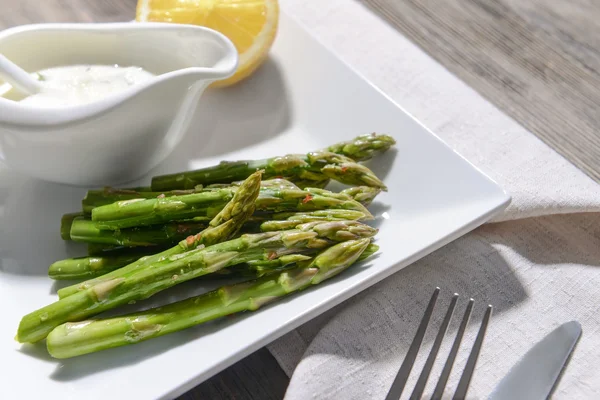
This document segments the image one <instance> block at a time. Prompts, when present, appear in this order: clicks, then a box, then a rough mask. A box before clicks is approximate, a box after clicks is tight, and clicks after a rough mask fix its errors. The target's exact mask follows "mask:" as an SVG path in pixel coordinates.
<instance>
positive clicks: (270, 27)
mask: <svg viewBox="0 0 600 400" xmlns="http://www.w3.org/2000/svg"><path fill="white" fill-rule="evenodd" d="M136 20H137V21H139V22H148V21H150V22H173V23H179V24H192V25H200V26H205V27H207V28H211V29H214V30H216V31H219V32H221V33H222V34H224V35H225V36H227V37H228V38H229V39H230V40H231V41H232V42H233V44H234V45H235V47H236V49H237V51H238V53H239V66H238V69H237V71H236V73H235V74H234V75H233V76H232V77H230V78H228V79H225V80H221V81H218V82H215V83H214V84H213V86H229V85H232V84H234V83H237V82H239V81H241V80H242V79H245V78H247V77H248V76H250V75H251V74H252V73H253V72H254V71H255V70H256V69H257V68H258V67H259V66H260V65H261V64H262V63H263V62H264V61H265V59H266V58H267V55H268V53H269V49H270V48H271V46H272V45H273V41H274V40H275V35H276V34H277V24H278V21H279V4H278V2H277V0H138V5H137V10H136Z"/></svg>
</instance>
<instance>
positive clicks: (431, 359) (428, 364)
mask: <svg viewBox="0 0 600 400" xmlns="http://www.w3.org/2000/svg"><path fill="white" fill-rule="evenodd" d="M457 300H458V293H454V296H452V300H451V301H450V305H449V306H448V311H447V312H446V316H445V317H444V320H443V322H442V325H441V326H440V330H439V331H438V334H437V336H436V337H435V341H434V342H433V346H431V351H430V352H429V356H428V357H427V361H425V365H424V366H423V370H422V371H421V375H419V379H418V380H417V384H416V385H415V388H414V389H413V392H412V394H411V395H410V399H411V400H418V399H420V398H421V396H422V395H423V391H424V390H425V385H427V379H429V374H431V368H433V364H434V363H435V359H436V357H437V354H438V352H439V351H440V347H441V346H442V341H443V340H444V336H446V331H447V330H448V325H450V320H451V319H452V315H453V314H454V308H455V307H456V302H457Z"/></svg>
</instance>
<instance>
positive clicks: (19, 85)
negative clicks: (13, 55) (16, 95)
mask: <svg viewBox="0 0 600 400" xmlns="http://www.w3.org/2000/svg"><path fill="white" fill-rule="evenodd" d="M0 78H2V79H3V80H4V81H6V82H8V83H10V84H11V85H12V86H13V87H14V88H15V89H16V90H18V91H19V92H21V93H23V94H35V93H38V92H39V91H40V88H41V85H40V84H39V82H38V81H36V80H35V79H33V78H32V77H31V75H29V73H28V72H26V71H25V70H23V69H22V68H21V67H19V66H18V65H16V64H15V63H13V62H12V61H10V60H9V59H8V58H6V57H4V56H3V55H2V54H0Z"/></svg>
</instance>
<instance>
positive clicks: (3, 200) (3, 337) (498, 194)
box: [0, 15, 510, 400]
mask: <svg viewBox="0 0 600 400" xmlns="http://www.w3.org/2000/svg"><path fill="white" fill-rule="evenodd" d="M201 102H202V104H201V105H202V107H204V108H203V109H202V111H201V112H199V115H197V118H196V120H195V121H194V122H193V125H192V129H191V132H190V133H189V134H188V136H187V137H186V138H185V139H184V142H183V143H182V144H181V146H180V147H179V149H178V150H177V151H176V153H175V154H173V155H172V156H171V157H169V159H168V160H167V161H166V162H165V163H163V164H162V165H161V166H160V167H159V168H157V170H155V171H153V174H159V173H164V172H167V171H168V172H173V171H180V170H186V169H191V168H197V167H201V166H206V165H210V164H214V163H216V162H218V161H220V160H222V159H244V158H262V157H267V156H272V155H278V154H284V153H288V152H304V151H310V150H314V149H319V148H322V147H324V146H326V145H328V144H332V143H335V142H338V141H341V140H347V139H350V138H352V137H354V136H356V135H359V134H362V133H369V132H374V131H375V132H379V133H389V134H391V135H393V136H394V137H395V138H396V139H397V141H398V145H397V148H398V151H396V152H388V153H386V154H385V155H383V156H380V157H377V158H376V159H375V160H374V161H373V162H372V163H371V167H372V168H373V170H374V171H375V172H376V173H377V174H378V175H379V176H380V177H381V178H383V179H384V181H385V182H386V183H387V185H388V186H389V192H388V193H385V194H383V195H381V196H380V197H379V198H378V199H377V201H376V203H374V204H373V206H372V207H371V209H372V210H373V212H374V213H375V214H376V215H377V217H378V218H377V221H376V224H377V225H378V226H379V227H380V229H381V231H380V234H379V235H378V244H379V245H380V246H381V255H380V256H379V257H378V258H376V259H374V260H373V261H371V262H370V263H366V264H362V265H357V266H355V267H353V268H351V269H349V270H348V271H345V272H344V273H343V274H342V275H340V276H338V277H337V278H335V279H333V280H331V281H328V282H326V283H325V284H323V285H321V286H319V287H315V288H312V289H310V290H307V291H305V292H303V293H300V294H296V295H293V296H290V297H288V298H286V299H284V300H282V301H280V302H278V303H276V304H273V305H270V306H267V307H265V308H264V309H261V310H260V311H258V312H255V313H246V314H243V315H238V316H234V317H231V318H224V319H222V320H219V321H215V322H213V323H208V324H205V325H202V326H198V327H195V328H192V329H188V330H186V331H183V332H178V333H175V334H171V335H167V336H163V337H161V338H157V339H153V340H150V341H147V342H143V343H140V344H137V345H134V346H129V347H124V348H118V349H112V350H108V351H104V352H100V353H97V354H92V355H87V356H82V357H79V358H75V359H71V360H63V361H57V360H53V359H52V358H51V357H49V356H48V355H47V353H46V351H45V346H44V344H43V343H41V344H38V345H35V346H30V345H28V346H23V347H21V346H19V345H18V344H17V343H16V342H15V341H14V340H13V336H14V334H15V332H16V329H17V326H18V323H19V320H20V318H21V317H22V316H23V315H25V314H26V313H28V312H30V311H33V310H34V309H36V308H38V307H41V306H43V305H46V304H48V303H50V302H52V301H54V300H55V298H56V295H55V291H56V288H57V286H56V285H54V284H53V283H52V281H51V280H50V279H49V278H47V277H46V269H47V267H48V265H49V264H50V263H51V262H53V261H55V260H58V259H61V258H65V257H68V256H73V255H74V254H75V253H76V252H77V251H79V252H81V248H77V247H76V246H74V245H72V244H65V243H64V242H62V241H61V239H60V237H59V234H58V227H59V221H60V216H61V214H63V213H65V212H70V211H73V210H77V209H78V207H79V204H80V203H79V202H80V199H81V198H82V197H83V194H84V190H83V189H77V188H70V187H65V186H60V185H55V184H50V183H44V182H39V181H34V180H31V179H28V178H26V177H23V176H17V175H16V174H14V173H12V172H10V171H7V170H0V219H1V224H0V226H1V232H0V304H2V306H3V307H2V321H3V323H2V329H0V360H2V372H1V373H0V398H2V399H18V398H23V399H25V398H26V399H29V398H40V397H43V398H44V399H61V400H66V399H69V398H77V399H102V400H106V399H154V398H170V397H174V396H176V395H178V394H181V393H183V392H185V391H187V390H189V389H191V388H192V387H193V386H195V385H197V384H198V383H200V382H201V381H203V380H205V379H207V378H209V377H210V376H211V375H213V374H215V373H217V372H219V371H220V370H222V369H223V368H225V367H227V366H229V365H230V364H232V363H234V362H235V361H237V360H239V359H241V358H243V357H244V356H246V355H248V354H250V353H251V352H253V351H255V350H257V349H258V348H260V347H262V346H264V345H265V344H267V343H269V342H270V341H272V340H274V339H275V338H277V337H279V336H280V335H282V334H284V333H286V332H287V331H289V330H291V329H293V328H294V327H296V326H298V325H300V324H302V323H304V322H306V321H308V320H309V319H311V318H312V317H315V316H316V315H318V314H319V313H321V312H323V311H325V310H326V309H328V308H330V307H332V306H334V305H336V304H338V303H340V302H342V301H343V300H345V299H347V298H349V297H350V296H353V295H355V294H356V293H358V292H359V291H361V290H363V289H365V288H367V287H369V286H370V285H373V284H374V283H376V282H378V281H380V280H382V279H384V278H385V277H387V276H389V275H391V274H393V273H394V272H397V271H399V270H400V269H402V268H403V267H405V266H407V265H408V264H410V263H412V262H414V261H415V260H417V259H419V258H421V257H423V256H425V255H426V254H428V253H430V252H431V251H433V250H435V249H437V248H439V247H441V246H443V245H444V244H446V243H448V242H450V241H451V240H454V239H456V238H458V237H459V236H461V235H463V234H465V233H466V232H468V231H469V230H472V229H473V228H475V227H477V226H478V225H480V224H482V223H483V222H485V221H486V220H487V219H488V218H490V217H491V216H492V215H493V214H495V213H496V212H498V211H499V210H501V209H503V208H504V207H506V206H507V204H508V203H509V201H510V198H509V196H508V195H507V194H506V193H504V192H503V190H502V189H501V188H500V187H498V186H497V185H496V184H495V183H494V182H493V181H491V180H490V179H489V178H487V177H486V176H485V175H483V174H482V173H481V172H480V171H478V170H477V169H476V168H474V167H473V166H472V165H471V164H469V163H468V162H467V161H465V160H464V159H463V158H461V157H460V156H459V155H458V154H456V153H455V152H454V151H453V150H452V149H450V148H449V147H447V146H446V145H445V144H444V143H442V142H441V141H440V140H439V139H438V138H437V137H436V136H435V135H433V134H432V133H431V132H429V131H428V130H427V129H425V128H424V127H423V126H421V125H420V124H419V123H418V122H417V121H415V120H414V119H413V118H412V117H411V116H409V115H408V114H407V113H406V112H404V111H403V110H402V109H401V108H399V107H398V106H397V105H396V104H394V103H393V102H392V101H390V99H388V98H386V96H385V95H383V94H382V93H380V92H379V91H378V90H377V89H376V88H374V87H373V86H371V85H370V84H369V83H368V82H366V81H365V80H363V79H362V78H361V77H360V76H358V75H357V74H356V73H355V72H354V71H352V70H351V69H350V68H349V67H348V66H346V65H345V64H343V63H342V62H341V61H340V60H339V59H337V58H336V57H335V56H334V55H332V54H331V52H329V51H328V50H327V49H325V48H323V47H322V46H321V45H320V44H319V43H318V42H317V41H315V39H314V38H312V37H311V36H310V35H309V34H307V33H306V32H305V31H304V30H303V29H302V28H301V27H299V26H298V25H297V24H296V23H295V22H294V21H292V20H291V19H290V18H289V17H287V16H286V15H282V18H281V28H280V32H279V36H278V39H277V41H276V44H275V47H274V48H273V51H272V57H271V58H270V60H269V61H268V62H267V64H266V65H265V66H264V67H263V68H261V69H260V70H259V71H258V72H257V74H256V75H255V76H254V77H252V78H251V79H250V80H249V81H248V82H245V83H244V84H242V85H240V86H238V87H235V88H231V89H227V90H223V91H215V92H209V93H207V94H206V95H205V97H204V98H203V99H202V100H201ZM143 183H146V184H147V183H148V179H146V180H145V181H144V182H143ZM207 288H209V285H208V284H207V283H198V282H187V283H186V284H183V285H180V286H178V287H176V288H174V289H172V290H170V291H168V292H166V293H161V294H159V295H157V296H155V298H152V299H150V300H149V301H146V302H144V303H143V304H141V305H140V304H138V305H136V306H138V307H148V306H149V305H155V304H158V303H163V302H166V301H174V300H176V299H179V298H182V297H187V296H190V295H191V294H195V293H199V292H201V291H205V290H207Z"/></svg>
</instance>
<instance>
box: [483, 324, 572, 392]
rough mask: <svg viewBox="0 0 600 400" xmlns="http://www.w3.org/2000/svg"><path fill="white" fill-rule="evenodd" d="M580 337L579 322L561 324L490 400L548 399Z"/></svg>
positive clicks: (516, 367)
mask: <svg viewBox="0 0 600 400" xmlns="http://www.w3.org/2000/svg"><path fill="white" fill-rule="evenodd" d="M580 336H581V325H580V324H579V322H577V321H570V322H567V323H564V324H562V325H561V326H559V327H558V328H556V329H555V330H553V331H552V332H550V333H549V334H548V335H546V336H545V337H544V338H543V339H542V340H540V341H539V342H537V343H536V344H535V345H534V346H533V347H532V348H531V349H529V351H528V352H527V353H525V355H524V356H523V357H521V359H520V360H519V361H518V362H517V363H516V364H515V365H514V366H513V367H512V368H511V369H510V371H509V372H508V374H507V375H506V376H505V377H504V378H502V380H501V381H500V383H499V384H498V385H497V386H496V388H495V389H494V391H493V392H492V394H491V395H490V397H489V400H514V399H528V400H537V399H540V400H542V399H546V398H548V396H549V395H550V392H551V391H552V388H553V387H554V384H555V383H556V379H557V378H558V376H559V374H560V371H561V370H562V368H563V366H564V365H565V362H566V361H567V359H568V358H569V355H570V354H571V352H572V351H573V347H575V343H577V340H578V339H579V337H580Z"/></svg>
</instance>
